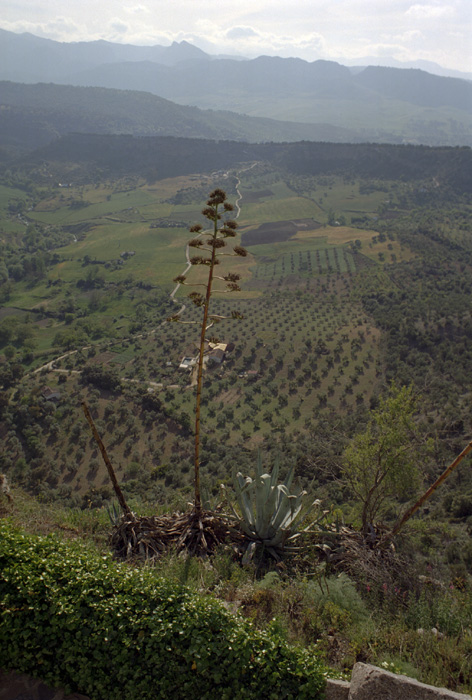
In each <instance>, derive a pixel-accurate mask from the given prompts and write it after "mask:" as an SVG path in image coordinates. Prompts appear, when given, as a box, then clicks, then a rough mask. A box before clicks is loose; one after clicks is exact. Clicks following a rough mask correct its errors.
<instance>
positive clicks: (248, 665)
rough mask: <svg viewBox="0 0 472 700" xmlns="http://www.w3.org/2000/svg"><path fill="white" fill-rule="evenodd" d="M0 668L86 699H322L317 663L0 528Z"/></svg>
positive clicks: (93, 558) (158, 585) (140, 576)
mask: <svg viewBox="0 0 472 700" xmlns="http://www.w3.org/2000/svg"><path fill="white" fill-rule="evenodd" d="M0 571H1V574H0V606H1V610H2V615H1V618H0V667H2V668H6V669H14V670H17V671H19V672H22V673H31V674H34V675H40V676H41V677H42V679H43V680H44V681H46V682H48V683H51V684H54V685H62V686H64V687H65V688H66V691H67V692H71V691H73V690H79V691H80V692H82V693H86V694H88V695H90V697H92V698H94V699H95V700H98V699H99V700H108V699H110V700H114V699H115V698H116V697H123V698H126V700H138V698H139V700H147V699H149V700H159V699H166V698H173V699H174V700H179V699H182V700H183V699H184V698H185V699H187V698H188V697H189V696H191V695H193V696H194V697H198V698H200V699H202V700H204V699H207V700H210V698H214V697H216V696H218V697H219V698H221V699H222V700H224V699H228V700H229V699H230V698H231V700H233V699H237V698H241V699H242V698H244V700H246V699H250V698H254V699H256V698H261V697H264V698H268V699H270V698H274V700H275V699H277V700H279V699H280V698H287V699H288V698H299V699H303V698H307V699H308V698H310V700H316V698H320V697H322V695H323V693H322V691H323V687H324V674H323V669H322V667H321V664H320V663H319V661H318V660H317V659H316V657H314V656H313V654H311V653H309V652H308V651H307V650H304V649H298V648H294V647H291V646H289V645H288V644H286V643H285V642H284V641H282V640H280V639H279V638H278V637H277V636H276V635H275V634H274V633H271V632H268V633H262V632H259V631H257V630H255V629H254V628H253V627H252V626H251V625H250V624H249V623H248V622H246V621H244V620H242V619H241V618H238V617H235V616H232V615H231V614H230V613H228V612H227V611H226V610H224V608H222V606H221V605H220V604H219V603H218V602H217V601H215V600H211V599H208V598H203V597H199V596H197V595H195V594H192V593H190V591H189V590H188V589H186V588H184V587H182V586H178V585H176V584H174V583H170V582H168V581H163V580H162V579H160V578H158V576H157V575H156V573H155V571H153V570H151V569H131V568H129V567H127V566H125V565H118V564H116V563H114V562H112V560H111V558H110V557H108V556H99V555H98V554H96V553H94V552H91V551H89V550H87V549H86V548H85V547H84V546H82V545H79V544H77V543H73V544H70V543H68V544H65V543H62V542H60V541H59V540H58V539H57V538H56V537H54V536H47V537H36V536H30V535H27V534H24V533H22V532H19V531H16V530H14V529H13V528H12V527H11V525H9V524H8V523H7V522H5V521H4V522H2V523H1V524H0Z"/></svg>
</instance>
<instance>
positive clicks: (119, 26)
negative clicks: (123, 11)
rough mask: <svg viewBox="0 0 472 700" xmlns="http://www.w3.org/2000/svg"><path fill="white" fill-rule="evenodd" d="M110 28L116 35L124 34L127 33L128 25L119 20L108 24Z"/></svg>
mask: <svg viewBox="0 0 472 700" xmlns="http://www.w3.org/2000/svg"><path fill="white" fill-rule="evenodd" d="M109 26H110V28H111V29H113V31H114V32H116V33H117V34H126V33H127V32H128V29H129V28H128V25H127V24H125V23H124V22H122V21H121V20H119V19H116V20H114V21H113V22H110V25H109Z"/></svg>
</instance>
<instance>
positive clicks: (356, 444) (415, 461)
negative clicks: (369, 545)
mask: <svg viewBox="0 0 472 700" xmlns="http://www.w3.org/2000/svg"><path fill="white" fill-rule="evenodd" d="M416 405H417V399H416V397H415V396H414V393H413V387H411V386H410V387H406V386H404V387H397V386H396V385H395V384H392V385H391V387H390V390H389V392H388V394H387V395H386V396H385V397H383V398H381V399H380V400H379V405H378V407H377V408H376V409H375V410H374V411H372V412H371V415H370V419H369V422H368V424H367V427H366V428H365V430H363V431H362V432H360V433H358V434H357V435H356V436H355V437H354V438H353V440H352V441H351V443H350V444H349V445H348V447H347V448H346V450H345V452H344V460H343V463H342V465H341V471H342V475H343V478H344V480H345V482H346V483H347V484H348V486H349V487H350V489H351V491H352V492H353V493H354V495H355V496H356V497H357V499H358V500H359V503H360V505H361V520H362V531H363V532H364V533H367V531H368V530H369V527H370V526H371V525H373V523H374V522H375V521H376V519H377V518H379V517H380V516H385V513H386V510H387V508H388V506H389V505H391V503H392V500H396V499H406V498H409V497H412V496H414V494H415V492H416V490H417V488H418V486H419V484H420V470H419V461H420V458H421V455H422V454H425V452H427V451H428V449H429V448H430V447H431V445H430V442H429V441H428V440H425V439H424V438H422V436H421V435H420V434H419V430H418V428H417V425H416V424H415V421H414V414H415V410H416Z"/></svg>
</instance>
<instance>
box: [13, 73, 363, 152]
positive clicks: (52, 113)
mask: <svg viewBox="0 0 472 700" xmlns="http://www.w3.org/2000/svg"><path fill="white" fill-rule="evenodd" d="M71 132H85V133H94V134H133V135H135V136H151V135H159V136H161V135H162V136H181V137H191V138H207V139H234V140H242V141H298V140H303V139H308V140H312V141H335V142H343V141H344V142H345V141H351V142H356V141H359V140H360V137H359V136H358V135H356V132H355V131H353V130H350V129H345V128H341V127H337V126H330V125H328V124H300V123H295V122H282V121H276V120H275V119H267V118H260V117H247V116H243V115H241V114H235V113H232V112H222V111H220V112H219V111H212V110H202V109H198V108H197V107H186V106H183V105H178V104H175V103H174V102H170V101H169V100H166V99H163V98H162V97H157V96H156V95H151V94H150V93H148V92H139V91H137V90H112V89H107V88H100V87H72V86H70V85H54V84H52V83H48V84H45V83H39V84H37V85H23V84H20V83H12V82H8V81H4V82H0V145H2V146H14V147H16V148H18V149H21V150H27V149H31V148H38V147H39V146H44V145H46V144H48V143H50V142H51V141H53V140H54V139H56V138H57V137H59V136H64V135H66V134H68V133H71Z"/></svg>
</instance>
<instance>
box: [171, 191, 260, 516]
mask: <svg viewBox="0 0 472 700" xmlns="http://www.w3.org/2000/svg"><path fill="white" fill-rule="evenodd" d="M233 210H234V207H233V205H232V204H230V203H229V202H228V201H227V197H226V192H224V191H223V190H221V189H216V190H214V191H213V192H211V193H210V195H209V198H208V200H207V203H206V207H205V208H204V209H203V211H202V214H203V216H204V217H205V218H206V219H208V221H209V222H210V224H211V226H210V228H209V229H207V230H203V227H202V226H201V225H200V224H196V225H195V226H192V227H191V228H190V233H193V234H196V236H195V237H194V238H192V240H190V241H189V243H188V245H189V247H190V248H196V249H198V250H199V252H202V253H204V254H205V255H195V256H194V257H192V258H190V264H191V265H192V266H194V265H206V266H207V267H208V279H207V281H206V282H205V283H201V284H191V283H188V282H187V281H186V277H185V275H179V276H178V277H176V278H175V280H174V282H178V283H180V284H183V285H187V286H190V287H205V293H204V294H202V293H200V292H197V291H193V292H191V293H190V294H189V295H188V296H189V299H191V300H192V302H193V303H194V304H195V306H198V307H199V308H201V309H202V320H201V331H200V343H199V351H198V363H197V382H196V383H197V391H196V398H195V441H194V504H193V507H194V511H195V512H196V513H197V514H199V513H200V512H201V509H202V501H201V490H200V407H201V396H202V383H203V360H204V356H205V341H208V342H213V343H218V338H216V337H214V336H213V337H208V336H207V332H208V331H209V330H210V328H212V326H214V325H215V324H216V323H218V322H220V321H222V320H223V319H226V318H242V315H241V314H240V313H239V312H237V311H233V312H232V313H231V316H221V315H215V314H210V299H211V296H212V293H213V292H217V293H219V294H221V293H231V292H238V291H240V287H239V284H238V282H239V280H240V275H237V274H235V273H232V272H228V273H226V274H224V275H222V276H219V275H217V274H215V267H216V266H217V265H218V264H219V263H220V258H221V257H222V256H240V257H245V256H246V255H247V251H246V250H245V249H244V248H242V247H241V246H234V247H233V248H232V250H231V251H229V252H226V251H225V250H224V249H225V248H226V245H227V243H226V240H225V239H227V238H234V237H235V236H236V229H237V223H236V221H233V220H224V219H223V215H224V214H227V213H229V212H232V211H233ZM216 280H218V281H219V282H224V283H225V284H224V286H223V288H222V285H221V284H220V285H219V287H220V288H219V289H217V288H215V289H213V284H214V282H215V281H216ZM168 320H169V321H177V322H180V323H185V322H184V321H182V320H181V318H180V316H179V314H176V315H174V316H171V317H170V318H169V319H168Z"/></svg>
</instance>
